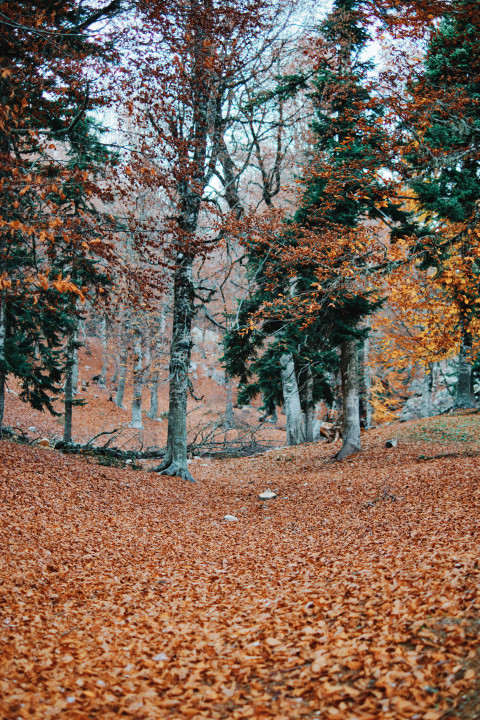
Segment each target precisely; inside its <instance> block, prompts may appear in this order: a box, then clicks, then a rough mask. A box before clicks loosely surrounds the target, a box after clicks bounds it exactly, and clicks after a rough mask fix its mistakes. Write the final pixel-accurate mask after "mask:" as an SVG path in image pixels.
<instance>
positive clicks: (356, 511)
mask: <svg viewBox="0 0 480 720" xmlns="http://www.w3.org/2000/svg"><path fill="white" fill-rule="evenodd" d="M386 433H388V434H386ZM391 434H392V428H391V427H390V428H387V429H385V430H375V431H371V432H370V433H369V434H368V436H365V440H364V443H365V446H366V450H365V452H364V453H363V454H362V455H361V456H357V457H355V458H354V459H352V460H351V461H350V462H344V463H333V462H331V461H330V460H329V458H330V457H331V456H332V454H333V452H334V451H335V448H333V449H332V446H331V445H328V446H327V445H321V444H320V445H317V444H314V445H310V446H303V447H301V448H297V449H295V450H292V449H283V450H278V451H272V452H269V453H267V454H266V455H263V456H258V457H254V458H249V459H241V460H230V461H211V460H205V459H198V460H195V461H194V462H193V463H192V466H191V469H192V472H193V473H194V475H195V476H196V478H197V480H198V483H197V484H195V485H191V484H189V483H183V482H182V481H180V480H177V479H175V478H163V477H159V476H158V475H155V474H153V473H148V472H135V471H133V470H118V469H111V468H104V467H100V466H97V465H94V464H90V463H88V462H87V460H85V459H82V458H75V457H72V456H62V455H60V454H59V453H57V452H55V451H51V450H47V449H40V448H26V447H22V446H19V445H15V444H13V443H11V442H7V441H4V442H2V443H1V444H0V462H1V465H0V467H1V470H0V477H1V493H0V498H1V502H2V514H1V533H0V536H1V544H2V553H1V558H0V578H1V591H0V598H1V605H0V608H1V620H0V627H1V643H2V653H1V661H0V698H1V699H0V716H1V717H2V718H8V719H9V720H10V719H12V720H13V719H15V720H17V719H18V720H27V718H35V719H37V720H39V719H40V718H41V719H42V720H48V719H49V718H57V717H65V718H68V720H83V719H85V720H86V719H87V718H101V719H102V720H113V719H114V718H115V719H116V718H144V719H145V720H147V719H148V720H155V719H156V718H179V719H180V718H209V719H213V718H234V719H236V718H248V717H252V718H253V717H254V718H265V719H267V718H277V719H278V720H281V719H282V718H299V717H306V718H325V719H328V720H330V719H333V720H334V719H335V718H338V720H340V719H341V720H353V719H354V718H357V719H358V720H368V719H372V720H373V719H375V720H377V719H378V718H385V719H387V718H391V719H392V720H400V719H401V718H405V719H407V718H408V720H413V719H414V718H418V719H420V720H439V719H440V718H447V717H448V718H456V717H476V716H477V715H475V714H470V715H468V714H465V713H468V712H470V713H474V712H475V710H474V709H472V706H471V705H468V703H469V702H470V700H469V698H470V696H471V695H472V693H473V690H474V688H475V683H476V672H477V669H478V667H479V665H478V660H477V656H476V645H477V636H478V625H477V623H478V614H479V610H480V599H479V595H478V580H479V577H480V569H479V553H478V535H479V529H478V517H479V508H480V486H479V483H478V481H479V475H480V469H479V465H480V464H479V461H478V455H477V454H476V450H475V448H474V447H473V446H472V445H470V446H469V448H468V453H465V446H463V447H457V446H456V445H448V444H445V443H443V444H441V445H435V444H426V443H425V442H423V441H415V439H413V440H412V439H408V440H404V441H401V442H400V443H399V446H398V447H397V448H393V449H391V450H386V449H385V447H384V444H385V439H386V438H388V437H389V436H390V435H391ZM478 449H479V448H477V450H478ZM436 454H437V455H440V457H433V456H434V455H436ZM420 456H424V457H425V458H427V459H421V457H420ZM429 457H430V458H432V459H428V458H429ZM266 489H270V490H274V491H276V493H277V498H276V499H273V500H269V501H267V502H262V501H261V500H259V498H258V494H259V493H261V492H262V491H264V490H266ZM226 514H232V515H234V516H235V517H237V518H238V521H236V522H234V521H232V522H225V521H224V520H223V518H224V516H225V515H226ZM462 708H463V709H462ZM469 708H470V709H469Z"/></svg>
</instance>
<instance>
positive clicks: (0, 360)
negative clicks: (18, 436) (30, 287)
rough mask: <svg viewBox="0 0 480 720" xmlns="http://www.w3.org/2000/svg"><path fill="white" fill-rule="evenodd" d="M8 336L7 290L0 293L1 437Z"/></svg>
mask: <svg viewBox="0 0 480 720" xmlns="http://www.w3.org/2000/svg"><path fill="white" fill-rule="evenodd" d="M6 338H7V327H6V312H5V291H4V290H2V292H1V293H0V438H1V437H2V427H3V417H4V414H5V379H6V374H5V360H6V358H5V341H6Z"/></svg>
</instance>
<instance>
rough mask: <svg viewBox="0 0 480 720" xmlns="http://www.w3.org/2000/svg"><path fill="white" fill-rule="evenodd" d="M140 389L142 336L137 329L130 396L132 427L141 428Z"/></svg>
mask: <svg viewBox="0 0 480 720" xmlns="http://www.w3.org/2000/svg"><path fill="white" fill-rule="evenodd" d="M142 391H143V354H142V336H141V334H140V332H139V331H138V330H137V331H136V332H135V342H134V346H133V397H132V421H131V423H130V425H131V427H132V428H137V429H138V430H141V429H142V428H143V422H142V394H143V393H142Z"/></svg>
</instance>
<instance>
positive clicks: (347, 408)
mask: <svg viewBox="0 0 480 720" xmlns="http://www.w3.org/2000/svg"><path fill="white" fill-rule="evenodd" d="M340 366H341V372H342V398H343V445H342V447H341V449H340V451H339V452H338V453H337V455H336V459H337V460H343V459H344V458H346V457H348V456H349V455H352V454H353V453H356V452H359V451H360V450H361V441H360V401H359V392H358V350H357V341H356V339H355V338H349V339H348V340H344V342H343V343H342V347H341V361H340Z"/></svg>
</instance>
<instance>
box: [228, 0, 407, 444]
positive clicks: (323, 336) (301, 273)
mask: <svg viewBox="0 0 480 720" xmlns="http://www.w3.org/2000/svg"><path fill="white" fill-rule="evenodd" d="M366 27H367V18H366V17H365V16H364V15H363V14H362V3H361V2H360V1H359V0H336V2H335V3H334V7H333V10H332V13H331V14H330V15H329V17H328V18H327V20H326V21H325V22H324V24H323V25H322V27H321V32H320V42H319V59H318V63H317V69H316V71H315V73H314V75H313V82H312V84H311V86H309V85H308V81H307V76H306V75H303V74H301V73H299V74H296V75H294V76H290V77H288V78H285V79H284V80H283V81H282V83H281V85H280V87H279V89H278V92H279V93H280V94H281V95H285V94H289V93H292V92H296V91H298V89H299V88H302V87H303V88H305V87H310V91H309V95H310V98H311V100H312V101H313V104H314V108H315V117H314V121H313V123H312V131H313V135H314V139H315V144H314V147H313V149H312V157H311V161H310V163H309V164H308V167H307V168H306V169H305V171H304V174H303V177H302V190H303V193H302V199H301V202H300V206H299V208H298V209H297V211H296V213H295V215H294V217H293V218H292V220H291V221H290V223H289V224H288V229H287V230H286V231H285V233H284V234H282V235H281V236H279V237H277V239H276V243H275V247H274V248H269V250H268V252H269V257H267V258H263V259H262V262H263V265H262V268H263V269H262V274H261V277H260V279H259V281H257V290H256V292H255V293H254V295H253V296H252V299H251V301H252V304H251V306H250V307H245V309H244V311H243V312H242V313H241V314H240V323H239V327H238V328H237V329H236V331H235V334H236V339H235V338H234V337H232V335H231V336H230V338H229V339H228V341H227V350H226V356H225V357H226V361H227V368H228V369H229V371H230V372H231V373H232V374H236V375H238V376H239V377H240V381H241V384H242V385H245V383H246V382H247V381H248V379H249V375H248V373H256V375H257V378H258V379H257V380H256V385H255V383H254V384H253V385H252V390H251V391H250V392H253V391H254V390H255V388H256V387H260V386H262V389H263V394H264V396H266V397H269V394H268V392H267V390H266V387H265V386H266V385H268V378H269V373H268V370H267V371H266V372H262V368H263V366H264V365H265V366H266V367H267V368H269V367H272V362H273V358H274V357H275V360H276V363H277V366H278V360H279V353H280V352H281V351H282V349H283V348H284V347H285V344H286V343H287V341H286V339H287V338H288V339H291V338H294V339H295V342H293V343H287V346H288V347H289V349H290V350H291V351H292V352H298V350H297V348H298V349H300V352H299V353H298V355H299V357H301V356H302V350H303V351H305V350H306V349H307V348H308V351H307V352H304V355H305V356H306V357H309V359H314V358H315V362H316V363H317V368H318V369H319V372H318V379H319V383H320V387H321V388H322V396H323V398H328V396H329V392H327V390H326V387H327V383H326V377H327V376H328V372H331V371H332V369H333V368H334V367H335V361H334V357H335V356H336V352H335V349H336V348H338V347H340V348H341V363H340V365H341V369H342V380H343V399H344V447H343V448H342V450H341V452H340V454H339V458H342V457H345V456H346V455H347V454H349V453H350V452H354V451H356V450H359V449H360V421H359V398H358V377H357V375H358V369H357V342H358V340H359V339H360V338H361V337H362V336H363V335H364V331H363V330H362V329H361V328H360V322H361V320H362V319H363V318H365V317H366V316H367V315H369V314H370V313H371V312H373V311H374V310H375V308H376V307H378V298H376V297H373V296H372V295H371V294H370V293H369V291H368V289H367V288H366V285H367V283H366V282H364V281H363V280H362V277H366V276H368V274H369V273H370V272H372V270H371V268H372V266H375V267H377V266H378V261H379V257H380V256H379V255H378V253H377V251H376V248H375V243H374V241H373V239H372V238H373V234H372V233H371V231H369V228H368V226H367V223H366V221H368V220H369V221H371V222H374V221H378V220H384V219H385V218H387V219H388V221H389V223H390V224H391V225H392V226H393V230H394V232H395V233H397V234H400V233H402V232H406V231H407V229H408V223H407V218H406V215H405V214H404V213H403V212H401V211H400V209H399V207H398V205H397V204H395V203H394V202H391V201H389V199H388V197H389V195H390V194H391V188H390V187H389V183H388V181H387V180H386V179H385V177H382V175H381V173H380V171H381V169H382V168H384V167H386V166H389V165H390V164H391V162H392V157H391V151H390V147H389V138H388V137H387V134H386V132H385V129H384V123H383V108H382V105H381V103H380V102H379V100H378V98H376V97H375V96H374V95H373V94H372V92H371V90H369V84H370V80H369V73H370V71H371V65H370V63H369V62H367V61H365V60H364V59H363V54H364V52H365V48H366V44H367V41H368V33H367V30H366ZM254 253H255V254H256V255H257V256H258V255H261V251H259V249H258V248H254V249H253V250H252V249H250V252H249V255H250V262H251V263H253V265H254V266H255V263H256V264H257V265H258V266H260V262H259V260H255V258H254V255H253V254H254ZM292 286H293V287H294V292H292ZM265 293H266V294H265ZM265 315H267V316H268V317H269V318H270V319H269V320H267V321H265V322H263V324H260V325H258V322H257V326H256V325H255V322H253V320H252V318H261V317H262V316H265ZM275 322H276V323H277V324H278V323H280V326H281V327H282V328H283V329H282V331H281V334H280V338H281V340H280V342H279V341H278V339H277V337H276V336H275V342H271V343H270V344H269V345H268V348H267V349H266V350H265V352H264V356H263V355H262V356H261V357H260V358H258V357H256V355H258V352H259V346H260V344H261V343H262V341H263V342H265V341H266V338H267V337H269V336H272V335H273V329H274V327H275ZM282 323H283V325H282ZM272 324H273V327H271V325H272ZM299 337H300V338H301V341H300V342H299V340H298V338H299ZM242 342H243V343H244V346H243V350H242V351H241V352H239V353H237V355H236V356H235V357H234V355H235V350H234V347H235V346H236V347H237V348H239V346H241V344H242ZM263 357H265V360H264V359H263ZM252 361H253V362H252ZM242 362H243V363H244V364H245V366H246V367H247V368H248V369H247V370H243V371H242V367H241V364H242ZM249 362H250V363H251V364H250V365H249ZM295 362H296V364H298V360H295ZM337 367H338V361H337ZM270 377H271V381H272V380H273V381H274V382H275V380H276V378H277V377H278V373H277V375H271V376H270ZM271 381H270V382H271ZM277 387H278V384H277ZM274 392H275V390H274V389H273V388H272V391H271V395H273V394H274ZM330 392H331V391H330Z"/></svg>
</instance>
